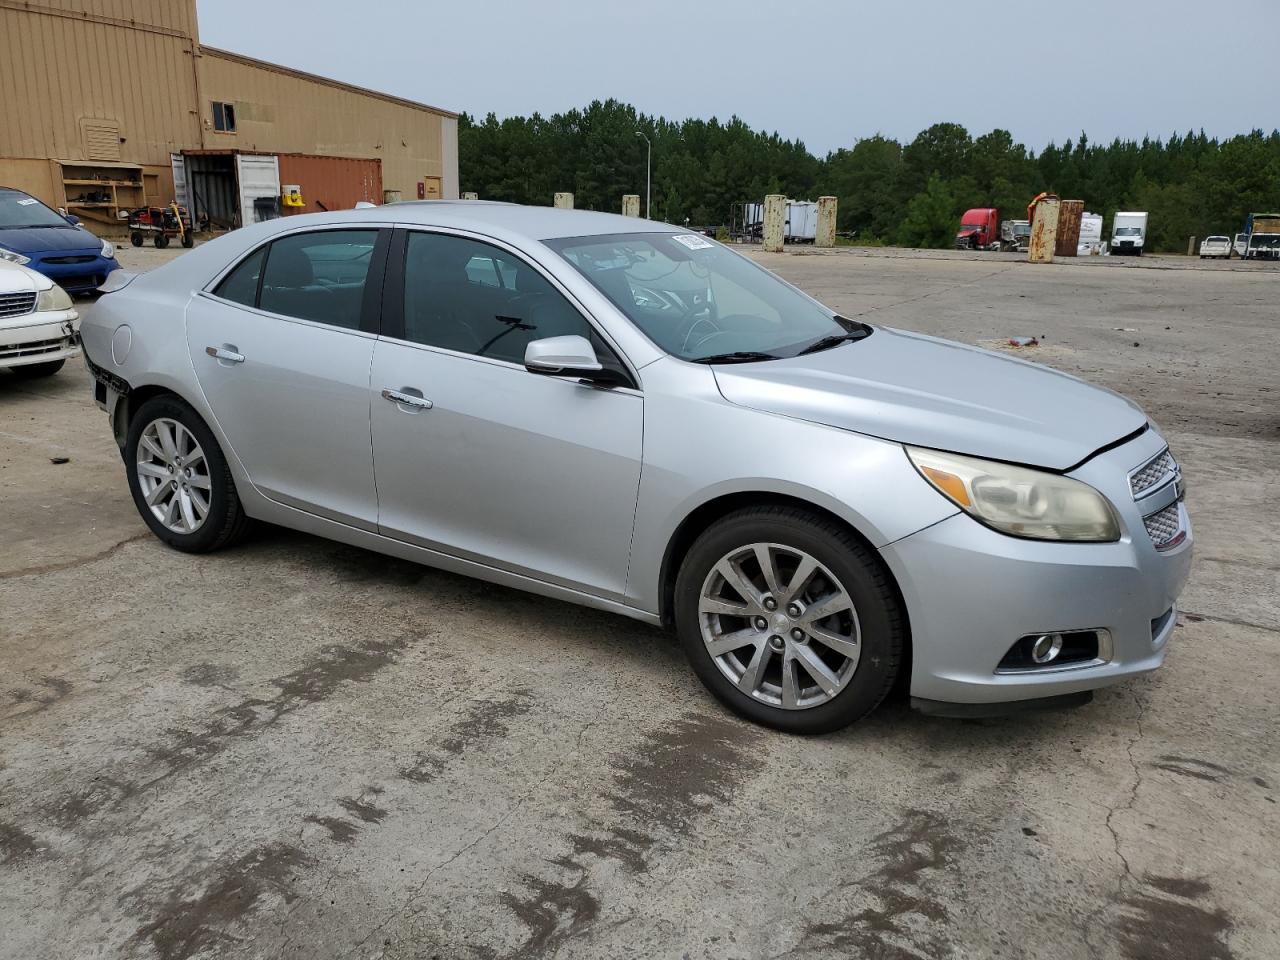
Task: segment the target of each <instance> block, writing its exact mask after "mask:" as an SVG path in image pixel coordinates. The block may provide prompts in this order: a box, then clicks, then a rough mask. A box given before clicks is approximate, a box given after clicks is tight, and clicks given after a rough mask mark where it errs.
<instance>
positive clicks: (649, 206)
mask: <svg viewBox="0 0 1280 960" xmlns="http://www.w3.org/2000/svg"><path fill="white" fill-rule="evenodd" d="M636 136H637V137H639V138H640V139H641V140H643V141H644V142H645V143H646V144H647V145H648V147H649V158H648V159H647V160H646V161H645V164H644V218H645V219H646V220H652V219H653V193H652V190H653V143H652V142H650V140H649V138H648V137H646V136H645V135H644V134H643V133H641V132H640V131H639V130H637V131H636Z"/></svg>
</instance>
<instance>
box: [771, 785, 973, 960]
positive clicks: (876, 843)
mask: <svg viewBox="0 0 1280 960" xmlns="http://www.w3.org/2000/svg"><path fill="white" fill-rule="evenodd" d="M963 846H964V844H963V842H962V841H961V840H960V838H959V837H958V836H956V834H954V833H953V832H952V831H951V829H950V826H949V822H948V819H947V818H946V817H944V816H943V815H941V814H938V813H934V812H931V811H928V810H909V811H907V813H906V816H905V818H904V819H903V820H902V821H901V822H900V823H898V824H897V825H896V826H894V827H892V828H891V829H889V830H886V831H885V832H884V833H881V834H880V835H879V836H877V837H876V838H875V840H873V841H872V842H871V844H870V848H869V852H870V853H871V855H872V856H873V857H875V858H877V859H879V860H880V866H879V867H878V868H877V869H876V870H874V871H873V872H872V873H871V874H869V875H868V876H866V877H864V878H862V879H860V880H856V881H853V882H852V883H850V884H847V885H845V887H844V889H850V888H853V889H854V890H855V891H856V893H857V894H858V899H860V900H863V901H870V903H869V905H867V906H864V907H862V908H861V909H858V910H855V911H853V912H850V913H848V914H846V915H845V916H843V917H841V918H840V919H838V920H834V921H830V920H823V921H819V922H816V923H810V924H809V925H808V926H807V927H806V928H805V931H804V934H803V935H802V937H801V940H800V943H799V944H798V945H797V947H796V953H797V954H799V955H804V954H805V953H806V952H809V951H812V950H815V949H827V950H838V951H840V952H841V954H842V955H844V954H847V955H850V956H867V957H883V958H893V960H897V958H904V960H905V958H908V957H910V958H917V957H922V956H929V957H941V956H946V955H948V953H950V946H949V944H948V941H947V932H946V926H947V923H948V920H949V916H948V913H947V909H946V907H945V906H944V905H943V903H942V900H941V898H940V897H939V896H938V895H936V894H935V893H933V892H932V891H931V889H930V885H931V881H932V879H933V877H934V876H935V875H936V874H938V873H939V872H940V871H944V870H946V869H948V868H949V867H950V866H951V865H952V863H953V862H954V859H955V855H956V854H957V852H958V851H959V850H961V849H962V847H963ZM853 859H854V860H855V861H856V860H858V859H860V858H859V857H857V856H855V857H854V858H853Z"/></svg>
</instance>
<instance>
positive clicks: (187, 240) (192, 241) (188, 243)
mask: <svg viewBox="0 0 1280 960" xmlns="http://www.w3.org/2000/svg"><path fill="white" fill-rule="evenodd" d="M182 245H183V246H184V247H186V248H187V249H188V250H190V249H191V248H192V247H194V246H195V245H196V238H195V237H193V236H192V235H191V234H190V233H184V234H183V235H182Z"/></svg>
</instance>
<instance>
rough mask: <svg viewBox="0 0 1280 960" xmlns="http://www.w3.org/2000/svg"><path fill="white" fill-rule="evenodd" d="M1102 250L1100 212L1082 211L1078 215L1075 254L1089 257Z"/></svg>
mask: <svg viewBox="0 0 1280 960" xmlns="http://www.w3.org/2000/svg"><path fill="white" fill-rule="evenodd" d="M1101 252H1102V214H1100V213H1084V214H1081V216H1080V239H1079V241H1078V242H1077V246H1076V256H1080V257H1091V256H1097V255H1098V254H1100V253H1101Z"/></svg>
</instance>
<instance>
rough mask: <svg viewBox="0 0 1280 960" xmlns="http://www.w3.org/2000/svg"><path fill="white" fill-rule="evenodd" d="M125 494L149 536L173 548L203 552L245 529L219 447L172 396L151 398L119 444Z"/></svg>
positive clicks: (190, 411)
mask: <svg viewBox="0 0 1280 960" xmlns="http://www.w3.org/2000/svg"><path fill="white" fill-rule="evenodd" d="M125 466H126V469H127V470H128V472H129V490H130V492H132V494H133V502H134V504H135V505H136V506H137V508H138V513H140V514H141V515H142V519H143V520H144V521H145V522H146V524H147V526H148V527H150V528H151V531H152V533H154V534H155V535H156V536H157V537H159V538H160V539H161V540H163V541H164V542H165V543H167V544H169V546H171V547H175V548H176V549H178V550H184V551H186V552H188V553H206V552H208V551H211V550H217V549H218V548H220V547H224V546H227V545H228V544H230V543H232V542H234V541H235V540H237V539H239V538H240V537H241V536H242V535H243V533H244V531H245V529H246V528H247V526H248V518H247V517H246V516H245V513H244V509H243V508H242V507H241V505H240V497H239V496H238V495H237V493H236V487H235V481H234V479H233V478H232V476H231V470H230V468H229V467H228V466H227V461H226V458H225V457H224V456H223V455H222V449H221V448H220V447H219V446H218V442H217V440H215V439H214V436H213V433H212V432H211V431H210V430H209V428H208V427H207V426H206V425H205V422H204V421H203V420H201V419H200V416H199V415H198V414H197V413H196V412H195V411H194V410H193V409H192V408H191V407H190V406H189V405H188V404H186V403H185V402H184V401H182V400H180V399H178V398H177V397H174V396H159V397H152V398H151V399H150V400H148V401H147V402H146V403H144V404H143V405H142V406H141V408H139V410H138V412H137V413H136V414H135V415H134V417H133V419H132V420H131V421H130V424H129V434H128V437H127V439H126V440H125Z"/></svg>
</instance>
